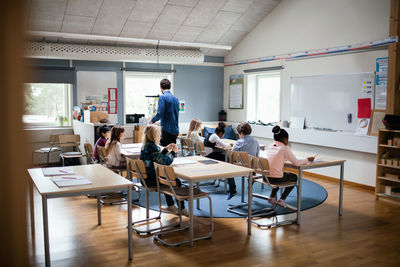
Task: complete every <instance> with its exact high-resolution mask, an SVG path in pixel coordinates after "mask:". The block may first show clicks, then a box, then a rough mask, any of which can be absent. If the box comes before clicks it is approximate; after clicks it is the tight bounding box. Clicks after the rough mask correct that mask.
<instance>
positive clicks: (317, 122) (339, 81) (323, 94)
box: [290, 72, 375, 132]
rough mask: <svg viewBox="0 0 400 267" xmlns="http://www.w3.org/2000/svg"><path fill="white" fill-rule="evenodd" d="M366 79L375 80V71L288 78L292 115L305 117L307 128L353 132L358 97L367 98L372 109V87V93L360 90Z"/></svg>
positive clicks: (355, 123)
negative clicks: (289, 79)
mask: <svg viewBox="0 0 400 267" xmlns="http://www.w3.org/2000/svg"><path fill="white" fill-rule="evenodd" d="M366 79H367V80H368V79H372V81H375V73H373V72H364V73H351V74H335V75H318V76H304V77H291V81H290V84H291V116H295V117H305V124H306V127H317V128H326V129H333V130H342V131H349V132H355V131H356V128H357V110H358V99H359V98H368V97H370V98H371V108H372V107H373V103H374V101H373V96H374V90H375V88H374V86H373V88H372V92H371V93H368V94H367V93H366V92H365V91H364V90H363V82H364V81H365V80H366ZM372 84H373V85H374V82H373V83H372ZM349 113H351V114H352V122H351V123H348V121H347V114H349Z"/></svg>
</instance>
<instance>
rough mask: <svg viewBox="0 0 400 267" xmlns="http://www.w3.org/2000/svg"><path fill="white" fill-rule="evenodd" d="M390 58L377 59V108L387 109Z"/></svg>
mask: <svg viewBox="0 0 400 267" xmlns="http://www.w3.org/2000/svg"><path fill="white" fill-rule="evenodd" d="M387 70H388V58H387V57H383V58H377V59H376V87H375V88H376V89H375V109H386V95H387V89H386V86H387Z"/></svg>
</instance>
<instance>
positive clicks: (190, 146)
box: [185, 138, 194, 152]
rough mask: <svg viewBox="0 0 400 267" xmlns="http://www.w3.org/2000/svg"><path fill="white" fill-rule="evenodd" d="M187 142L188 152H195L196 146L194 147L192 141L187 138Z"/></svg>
mask: <svg viewBox="0 0 400 267" xmlns="http://www.w3.org/2000/svg"><path fill="white" fill-rule="evenodd" d="M185 142H186V146H187V150H188V151H190V152H192V151H194V146H193V141H192V139H190V138H186V140H185Z"/></svg>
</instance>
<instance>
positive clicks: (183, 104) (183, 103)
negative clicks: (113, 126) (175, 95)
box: [179, 100, 186, 113]
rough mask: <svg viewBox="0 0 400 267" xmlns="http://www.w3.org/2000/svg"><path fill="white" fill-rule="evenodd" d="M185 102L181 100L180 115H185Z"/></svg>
mask: <svg viewBox="0 0 400 267" xmlns="http://www.w3.org/2000/svg"><path fill="white" fill-rule="evenodd" d="M185 109H186V106H185V101H182V100H179V113H185Z"/></svg>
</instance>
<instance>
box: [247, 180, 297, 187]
mask: <svg viewBox="0 0 400 267" xmlns="http://www.w3.org/2000/svg"><path fill="white" fill-rule="evenodd" d="M254 181H255V182H258V183H261V184H265V185H268V186H270V187H271V188H279V187H288V186H294V185H297V182H287V183H281V184H268V182H266V181H264V179H263V178H256V179H254Z"/></svg>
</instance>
